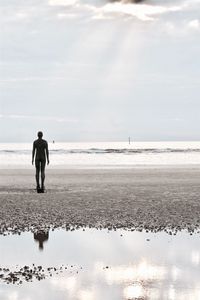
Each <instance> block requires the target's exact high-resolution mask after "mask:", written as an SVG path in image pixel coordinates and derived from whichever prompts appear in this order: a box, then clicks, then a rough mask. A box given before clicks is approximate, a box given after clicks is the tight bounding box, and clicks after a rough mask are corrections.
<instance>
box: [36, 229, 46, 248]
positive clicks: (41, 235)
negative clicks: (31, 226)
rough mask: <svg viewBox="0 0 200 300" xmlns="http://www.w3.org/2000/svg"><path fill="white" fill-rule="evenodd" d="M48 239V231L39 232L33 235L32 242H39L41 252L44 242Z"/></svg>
mask: <svg viewBox="0 0 200 300" xmlns="http://www.w3.org/2000/svg"><path fill="white" fill-rule="evenodd" d="M48 239H49V231H43V230H39V231H37V232H35V233H34V240H35V241H38V242H39V249H40V250H41V251H42V250H43V249H44V245H43V244H44V242H46V241H48Z"/></svg>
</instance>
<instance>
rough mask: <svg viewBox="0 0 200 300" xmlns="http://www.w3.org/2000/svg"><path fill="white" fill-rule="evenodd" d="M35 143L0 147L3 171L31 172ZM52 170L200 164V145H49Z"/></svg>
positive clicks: (143, 143) (101, 143)
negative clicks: (11, 169)
mask: <svg viewBox="0 0 200 300" xmlns="http://www.w3.org/2000/svg"><path fill="white" fill-rule="evenodd" d="M31 155H32V143H0V169H10V168H16V169H17V168H32V164H31V159H32V158H31ZM49 155H50V165H49V168H70V169H71V168H133V167H141V166H148V167H150V166H161V165H163V166H173V165H184V166H186V165H198V164H200V142H191V141H189V142H187V141H186V142H131V143H130V144H129V142H91V143H59V142H49Z"/></svg>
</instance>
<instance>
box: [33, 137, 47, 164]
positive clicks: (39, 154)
mask: <svg viewBox="0 0 200 300" xmlns="http://www.w3.org/2000/svg"><path fill="white" fill-rule="evenodd" d="M34 145H35V149H36V156H35V158H36V159H42V160H45V159H46V153H45V150H46V149H47V142H46V141H45V140H43V139H37V140H36V141H35V142H34Z"/></svg>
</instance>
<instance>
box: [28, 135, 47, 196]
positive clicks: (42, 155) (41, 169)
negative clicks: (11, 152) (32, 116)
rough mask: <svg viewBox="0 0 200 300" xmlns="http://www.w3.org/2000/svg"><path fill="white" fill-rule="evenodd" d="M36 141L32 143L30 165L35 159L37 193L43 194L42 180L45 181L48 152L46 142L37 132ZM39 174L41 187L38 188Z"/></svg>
mask: <svg viewBox="0 0 200 300" xmlns="http://www.w3.org/2000/svg"><path fill="white" fill-rule="evenodd" d="M37 135H38V139H37V140H35V141H34V142H33V151H32V165H33V163H34V157H35V168H36V174H35V179H36V184H37V192H38V193H44V180H45V166H46V160H47V164H49V150H48V143H47V141H45V140H43V139H42V137H43V133H42V131H39V132H38V134H37ZM40 173H41V186H40Z"/></svg>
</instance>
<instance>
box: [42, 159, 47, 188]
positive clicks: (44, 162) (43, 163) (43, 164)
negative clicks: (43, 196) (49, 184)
mask: <svg viewBox="0 0 200 300" xmlns="http://www.w3.org/2000/svg"><path fill="white" fill-rule="evenodd" d="M45 165H46V161H45V160H42V161H41V183H42V185H41V189H42V190H44V180H45Z"/></svg>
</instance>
